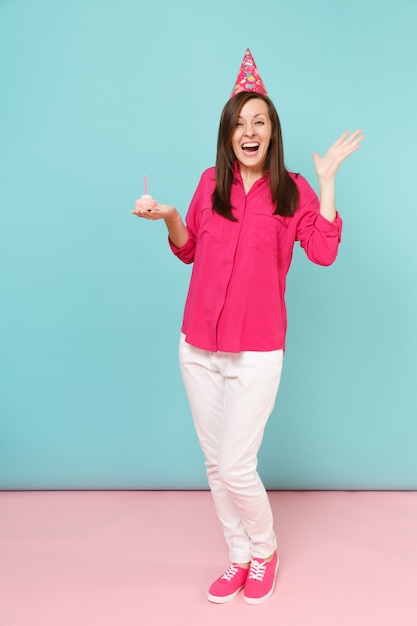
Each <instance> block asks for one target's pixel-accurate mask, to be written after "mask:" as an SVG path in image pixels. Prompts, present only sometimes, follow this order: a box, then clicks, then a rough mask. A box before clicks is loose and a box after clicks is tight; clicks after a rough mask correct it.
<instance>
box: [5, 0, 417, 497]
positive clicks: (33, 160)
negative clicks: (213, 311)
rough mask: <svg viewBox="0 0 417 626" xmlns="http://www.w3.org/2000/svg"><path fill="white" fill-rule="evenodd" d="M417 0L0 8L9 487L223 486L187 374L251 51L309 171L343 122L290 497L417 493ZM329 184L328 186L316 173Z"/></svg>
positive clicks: (308, 340)
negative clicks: (202, 180)
mask: <svg viewBox="0 0 417 626" xmlns="http://www.w3.org/2000/svg"><path fill="white" fill-rule="evenodd" d="M416 35H417V4H416V2H414V1H413V0H383V1H381V0H350V1H349V2H344V3H336V2H334V1H333V0H315V1H314V2H312V1H311V0H298V2H296V3H290V2H287V1H283V0H265V1H264V2H263V3H261V4H258V5H257V4H256V3H253V1H251V2H249V1H248V0H229V1H228V2H226V3H225V2H223V1H220V0H212V1H211V2H210V3H206V4H200V3H194V4H192V3H189V2H188V1H185V0H177V2H175V3H174V2H169V1H168V0H153V2H149V3H145V2H143V1H138V0H117V2H116V1H115V0H113V1H110V0H72V2H57V1H56V0H32V1H31V0H0V72H1V75H0V81H1V101H0V136H1V140H0V176H1V180H0V204H1V213H0V220H1V221H0V273H1V276H0V281H1V282H0V284H1V313H0V315H1V328H0V365H1V371H0V376H1V380H0V383H1V397H0V487H1V488H3V489H42V488H46V489H66V488H69V489H73V488H75V489H77V488H86V489H90V488H98V489H99V488H111V489H113V488H123V489H124V488H127V489H129V488H140V489H144V488H149V489H157V488H162V489H165V488H167V489H170V488H174V489H177V488H205V487H206V479H205V475H204V467H203V458H202V455H201V452H200V450H199V447H198V444H197V440H196V437H195V434H194V430H193V427H192V423H191V419H190V415H189V410H188V405H187V401H186V397H185V393H184V391H183V388H182V382H181V379H180V375H179V370H178V365H177V343H178V335H179V327H180V322H181V316H182V308H183V302H184V299H185V295H186V290H187V286H188V280H189V275H190V268H189V267H185V266H183V265H182V264H181V263H179V262H178V261H177V260H176V259H175V257H173V256H172V254H171V252H170V251H169V249H168V246H167V243H166V232H165V226H164V224H163V223H148V222H143V221H142V220H138V219H137V218H135V217H134V216H132V215H131V214H130V210H131V208H132V207H133V202H134V200H135V198H136V197H138V196H140V195H141V193H142V180H143V174H144V173H146V174H147V176H148V180H149V187H150V193H152V195H153V196H154V197H156V198H157V199H159V200H160V201H161V202H169V203H172V204H174V205H176V206H177V207H179V208H180V210H181V212H182V214H183V215H185V212H186V210H187V207H188V203H189V201H190V199H191V196H192V194H193V191H194V189H195V187H196V185H197V182H198V179H199V176H200V173H201V171H202V170H203V169H205V168H206V167H209V166H210V165H212V164H213V163H214V158H215V144H216V135H217V125H218V120H219V115H220V112H221V109H222V107H223V104H224V102H225V101H226V99H227V98H228V97H229V94H230V92H231V89H232V86H233V81H234V79H235V76H236V74H237V71H238V68H239V65H240V62H241V59H242V57H243V54H244V51H245V49H246V47H247V46H249V47H250V48H251V50H252V52H253V54H254V57H255V60H256V63H257V65H258V67H259V70H260V72H261V75H262V77H263V79H264V82H265V83H266V86H267V89H268V91H269V94H270V96H271V97H272V99H273V100H274V102H275V104H276V106H277V108H278V111H279V113H280V117H281V122H282V125H283V131H284V141H285V146H286V162H287V166H288V168H290V169H293V170H296V171H301V172H302V173H303V174H304V175H305V176H306V177H307V178H308V179H309V180H310V182H311V183H312V184H313V186H314V187H316V180H315V174H314V169H313V163H312V159H311V154H312V152H314V151H319V152H323V151H325V150H326V148H327V147H328V145H330V143H332V142H333V141H334V140H335V139H336V138H337V137H338V136H339V135H340V134H341V133H342V132H343V131H344V130H345V129H348V128H350V129H352V130H353V129H356V128H363V129H364V131H365V133H366V140H365V142H364V145H363V147H362V148H361V150H360V151H359V152H358V153H357V154H355V155H354V156H353V157H352V158H351V159H350V160H349V161H348V162H346V163H345V164H344V165H343V167H342V169H341V170H340V173H339V179H338V188H337V203H338V208H339V210H340V212H341V213H342V215H343V218H344V236H343V244H342V247H341V249H340V254H339V257H338V260H337V262H336V264H335V265H334V266H332V267H331V268H320V267H316V266H314V265H312V264H310V263H308V261H307V260H306V259H305V257H304V254H303V252H302V251H301V250H299V249H298V248H297V250H296V251H295V256H294V263H293V267H292V269H291V271H290V275H289V282H288V295H287V303H288V309H289V320H290V326H289V334H288V347H287V348H288V349H287V354H286V360H285V368H284V375H283V380H282V385H281V390H280V393H279V396H278V402H277V406H276V408H275V410H274V414H273V416H272V417H271V419H270V422H269V424H268V427H267V431H266V436H265V440H264V444H263V447H262V450H261V455H260V471H261V473H262V476H263V478H264V480H265V482H266V484H267V486H268V487H269V488H279V489H280V488H289V489H415V488H417V454H416V444H417V402H416V391H415V383H416V364H415V363H416V348H417V337H416V334H417V333H416V319H417V297H416V268H417V248H416V245H415V233H416V231H417V210H416V200H415V192H414V189H415V169H416V151H415V146H416V143H417V124H416V111H417V84H416V80H415V63H416V58H417V36H416ZM316 188H317V187H316Z"/></svg>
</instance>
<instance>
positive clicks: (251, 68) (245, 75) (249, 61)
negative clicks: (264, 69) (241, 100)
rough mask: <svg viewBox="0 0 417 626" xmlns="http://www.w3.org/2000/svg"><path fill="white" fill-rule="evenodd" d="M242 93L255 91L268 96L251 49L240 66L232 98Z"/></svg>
mask: <svg viewBox="0 0 417 626" xmlns="http://www.w3.org/2000/svg"><path fill="white" fill-rule="evenodd" d="M241 91H254V92H256V93H261V94H263V95H264V96H267V95H268V94H267V93H266V89H265V87H264V84H263V82H262V78H261V77H260V75H259V72H258V68H257V67H256V64H255V61H254V60H253V56H252V53H251V51H250V50H249V48H246V52H245V56H244V57H243V61H242V65H241V66H240V70H239V74H238V75H237V78H236V82H235V86H234V89H233V91H232V95H231V96H230V97H231V98H233V96H235V95H236V94H237V93H240V92H241Z"/></svg>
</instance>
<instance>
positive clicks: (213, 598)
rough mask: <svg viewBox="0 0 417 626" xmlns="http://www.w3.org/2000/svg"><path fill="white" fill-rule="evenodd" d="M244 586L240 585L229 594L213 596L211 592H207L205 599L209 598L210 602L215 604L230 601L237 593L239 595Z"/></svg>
mask: <svg viewBox="0 0 417 626" xmlns="http://www.w3.org/2000/svg"><path fill="white" fill-rule="evenodd" d="M244 586H245V585H242V586H241V587H239V589H237V590H236V591H234V592H233V593H231V594H229V595H228V596H213V595H212V594H211V593H207V600H210V602H214V603H215V604H224V603H225V602H230V600H233V599H234V598H236V596H237V595H239V593H240V592H241V591H242V589H243V588H244Z"/></svg>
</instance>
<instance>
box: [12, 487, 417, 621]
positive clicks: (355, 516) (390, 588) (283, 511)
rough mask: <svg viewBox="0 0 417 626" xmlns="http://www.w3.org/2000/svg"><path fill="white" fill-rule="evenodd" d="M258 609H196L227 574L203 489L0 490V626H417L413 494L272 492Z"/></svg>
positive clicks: (238, 604) (237, 605) (236, 604)
mask: <svg viewBox="0 0 417 626" xmlns="http://www.w3.org/2000/svg"><path fill="white" fill-rule="evenodd" d="M270 498H271V502H272V506H273V509H274V514H275V519H276V526H277V531H278V538H279V553H280V558H281V566H280V570H279V574H278V581H277V588H276V590H275V593H274V595H273V596H272V598H271V599H270V600H269V601H268V602H266V603H265V604H263V605H260V606H249V605H247V604H245V602H244V601H243V598H242V597H241V596H239V597H238V598H237V599H235V600H234V601H233V602H231V603H229V604H225V605H214V604H211V603H209V602H208V601H207V600H206V598H205V593H206V589H207V587H208V585H209V584H210V583H211V582H212V579H213V578H215V577H216V576H217V575H218V574H220V572H221V570H222V569H223V568H224V567H225V566H226V565H227V564H228V561H227V553H226V549H225V546H224V542H223V538H222V535H221V531H220V528H219V526H218V522H217V519H216V518H215V515H214V512H213V508H212V503H211V497H210V494H209V493H208V492H205V491H202V492H193V491H188V492H187V491H183V492H182V491H180V492H166V491H160V492H143V491H139V492H133V491H130V492H129V491H113V492H111V491H109V492H99V491H96V492H94V491H91V492H88V491H87V492H1V493H0V626H87V625H88V626H133V625H134V626H165V625H167V626H168V625H169V626H188V625H192V626H206V625H207V626H208V625H210V626H223V625H228V626H233V625H234V624H239V626H246V625H247V626H249V625H250V626H254V625H257V624H268V625H274V624H276V625H277V626H313V625H320V626H327V625H329V626H344V625H349V626H352V625H366V626H374V625H375V626H385V625H386V626H388V625H389V626H393V625H395V626H416V625H417V493H416V492H408V493H407V492H395V493H394V492H271V493H270Z"/></svg>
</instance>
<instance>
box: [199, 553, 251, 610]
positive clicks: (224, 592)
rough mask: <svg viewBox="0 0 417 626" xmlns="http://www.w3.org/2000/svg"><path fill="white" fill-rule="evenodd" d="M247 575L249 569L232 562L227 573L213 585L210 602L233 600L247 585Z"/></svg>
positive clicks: (210, 590) (210, 591)
mask: <svg viewBox="0 0 417 626" xmlns="http://www.w3.org/2000/svg"><path fill="white" fill-rule="evenodd" d="M247 575H248V570H247V569H244V568H243V567H238V566H237V565H235V564H234V563H232V565H230V566H229V568H228V569H227V570H226V571H225V573H224V574H223V575H222V576H220V578H218V579H217V580H215V581H214V583H213V584H212V585H211V587H210V589H209V590H208V593H207V598H208V599H209V600H210V602H216V603H217V604H222V603H223V602H229V600H233V598H236V596H237V594H238V593H239V591H240V590H241V589H243V587H244V586H245V581H246V577H247Z"/></svg>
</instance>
